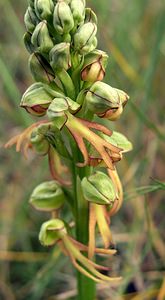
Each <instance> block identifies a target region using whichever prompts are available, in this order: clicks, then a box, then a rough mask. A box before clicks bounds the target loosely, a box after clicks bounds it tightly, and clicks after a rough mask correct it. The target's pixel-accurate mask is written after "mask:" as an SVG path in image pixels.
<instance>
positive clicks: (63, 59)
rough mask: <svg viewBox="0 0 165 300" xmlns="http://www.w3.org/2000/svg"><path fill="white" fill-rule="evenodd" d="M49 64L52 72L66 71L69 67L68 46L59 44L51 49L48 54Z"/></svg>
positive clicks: (67, 44)
mask: <svg viewBox="0 0 165 300" xmlns="http://www.w3.org/2000/svg"><path fill="white" fill-rule="evenodd" d="M49 57H50V64H51V66H52V68H53V70H54V71H55V72H56V71H61V70H62V69H64V70H66V71H67V70H68V69H69V68H70V67H71V55H70V44H69V43H60V44H58V45H56V46H54V47H53V49H52V50H51V51H50V54H49Z"/></svg>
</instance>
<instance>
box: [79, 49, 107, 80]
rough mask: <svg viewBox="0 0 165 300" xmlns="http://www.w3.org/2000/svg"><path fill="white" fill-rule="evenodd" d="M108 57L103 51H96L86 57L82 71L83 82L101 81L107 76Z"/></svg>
mask: <svg viewBox="0 0 165 300" xmlns="http://www.w3.org/2000/svg"><path fill="white" fill-rule="evenodd" d="M107 60H108V55H107V54H106V53H105V52H103V51H101V50H94V51H92V52H89V53H88V54H87V55H85V58H84V65H83V68H82V71H81V79H82V80H83V81H90V82H95V81H101V80H103V78H104V76H105V68H106V65H107Z"/></svg>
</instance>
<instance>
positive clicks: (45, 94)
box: [20, 82, 54, 117]
mask: <svg viewBox="0 0 165 300" xmlns="http://www.w3.org/2000/svg"><path fill="white" fill-rule="evenodd" d="M49 90H50V88H49V87H46V85H44V84H42V83H40V82H38V83H34V84H32V85H31V86H30V87H29V88H28V89H27V90H26V92H25V93H24V94H23V96H22V99H21V103H20V106H21V107H23V108H25V109H26V110H27V111H28V112H29V113H30V114H32V115H34V116H38V117H41V116H43V115H45V113H46V111H47V109H48V107H49V105H50V103H51V102H52V100H53V98H54V96H53V95H52V94H51V92H50V91H49Z"/></svg>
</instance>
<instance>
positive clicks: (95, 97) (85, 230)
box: [6, 0, 132, 282]
mask: <svg viewBox="0 0 165 300" xmlns="http://www.w3.org/2000/svg"><path fill="white" fill-rule="evenodd" d="M24 20H25V26H26V30H27V32H26V33H25V35H24V43H25V46H26V48H27V50H28V52H29V53H30V57H29V68H30V71H31V73H32V76H33V78H34V81H35V83H33V84H32V85H31V86H30V87H28V89H27V90H26V91H25V93H24V94H23V96H22V99H21V104H20V105H21V107H23V108H25V109H26V111H27V112H28V113H30V114H31V115H33V116H35V117H39V118H40V119H39V121H37V122H35V123H34V124H32V125H31V126H30V127H28V128H27V129H25V130H24V131H23V132H22V133H20V134H19V135H17V136H15V137H13V138H12V139H11V140H10V141H9V142H8V143H7V144H6V147H10V146H12V145H14V144H15V145H16V150H17V151H20V150H21V151H22V152H23V154H24V155H25V156H27V155H28V151H29V149H30V150H34V151H35V152H36V153H37V154H38V155H41V156H47V157H48V163H49V168H50V173H51V179H50V181H45V182H43V183H41V184H40V185H38V186H37V187H36V188H35V189H34V191H33V192H32V194H31V197H30V204H31V205H32V206H33V207H34V208H35V209H37V210H40V211H42V212H50V219H49V220H47V221H46V222H44V223H43V224H42V226H41V230H40V233H39V240H40V242H41V244H42V245H43V246H53V245H58V246H59V247H60V248H61V251H62V252H63V253H64V254H65V255H67V256H68V257H69V258H70V260H71V262H72V264H73V265H74V267H75V268H76V269H77V270H78V271H79V272H80V273H82V274H83V275H85V276H87V277H89V278H90V279H92V280H94V281H96V282H101V281H116V280H119V279H120V277H109V276H108V275H103V272H102V271H103V270H106V271H107V270H108V268H107V267H103V266H101V265H98V264H97V263H96V262H95V261H94V256H95V254H96V253H97V254H107V255H113V254H115V253H116V250H115V249H112V247H110V246H111V245H113V237H112V233H111V230H110V219H111V218H112V216H113V215H114V214H116V213H117V211H118V210H119V209H120V207H121V205H122V201H123V191H122V185H121V182H120V179H119V176H118V173H117V170H116V164H117V162H118V161H120V160H121V159H122V156H123V153H125V152H127V151H130V150H131V149H132V145H131V143H130V142H129V141H128V139H127V138H126V137H125V136H124V135H123V134H121V133H119V132H116V131H112V130H110V124H111V122H114V121H116V120H118V118H119V117H120V115H121V114H122V112H123V109H124V107H125V105H126V103H127V101H128V99H129V97H128V95H127V94H126V93H125V92H124V91H122V90H120V89H117V88H114V87H111V86H110V85H108V84H106V83H104V82H102V80H103V79H104V76H105V69H106V65H107V60H108V55H107V54H106V53H105V52H104V51H102V50H98V49H97V37H96V33H97V17H96V15H95V13H94V12H93V11H92V9H90V8H86V3H85V0H56V1H55V0H29V6H28V8H27V11H26V13H25V17H24ZM103 119H104V122H102V120H103ZM105 120H106V121H105ZM103 124H104V125H103ZM105 124H106V125H105ZM68 204H69V205H68ZM65 206H67V209H69V210H70V212H69V213H70V215H71V216H72V220H71V222H67V221H66V220H65V219H64V214H63V213H62V212H63V207H65ZM98 232H99V233H100V236H101V239H102V245H103V246H102V248H98V247H97V246H96V238H95V236H96V234H97V233H98Z"/></svg>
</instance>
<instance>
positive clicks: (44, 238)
mask: <svg viewBox="0 0 165 300" xmlns="http://www.w3.org/2000/svg"><path fill="white" fill-rule="evenodd" d="M66 233H67V231H66V228H65V224H64V222H63V221H62V220H60V219H52V220H49V221H47V222H45V223H43V224H42V226H41V229H40V233H39V240H40V242H41V244H42V245H44V246H51V245H53V244H55V243H56V242H57V241H58V240H60V239H61V237H62V236H63V235H65V234H66Z"/></svg>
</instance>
